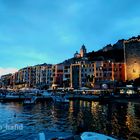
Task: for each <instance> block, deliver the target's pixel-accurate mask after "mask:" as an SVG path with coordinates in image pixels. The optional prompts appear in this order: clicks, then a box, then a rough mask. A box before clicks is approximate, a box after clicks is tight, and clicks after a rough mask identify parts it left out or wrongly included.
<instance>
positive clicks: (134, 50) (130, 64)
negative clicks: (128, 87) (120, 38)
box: [124, 40, 140, 80]
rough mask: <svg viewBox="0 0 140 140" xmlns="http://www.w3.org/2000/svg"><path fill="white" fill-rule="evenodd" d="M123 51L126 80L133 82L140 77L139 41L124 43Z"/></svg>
mask: <svg viewBox="0 0 140 140" xmlns="http://www.w3.org/2000/svg"><path fill="white" fill-rule="evenodd" d="M124 50H125V51H124V57H125V62H126V80H134V79H136V78H138V77H140V40H130V41H125V42H124Z"/></svg>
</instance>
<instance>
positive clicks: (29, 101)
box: [23, 96, 37, 105]
mask: <svg viewBox="0 0 140 140" xmlns="http://www.w3.org/2000/svg"><path fill="white" fill-rule="evenodd" d="M36 100H37V97H35V96H33V97H31V98H26V99H25V100H24V102H23V104H24V105H28V104H35V102H36Z"/></svg>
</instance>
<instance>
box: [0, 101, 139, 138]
mask: <svg viewBox="0 0 140 140" xmlns="http://www.w3.org/2000/svg"><path fill="white" fill-rule="evenodd" d="M139 112H140V103H138V102H112V103H99V102H93V101H92V102H88V101H70V102H69V103H68V104H54V103H53V102H52V101H47V102H43V103H37V104H35V105H32V106H29V105H28V106H24V105H23V104H20V103H13V102H12V103H0V140H36V137H37V135H38V133H39V132H42V131H46V132H47V131H49V132H54V131H57V132H71V133H73V134H75V133H76V132H77V129H78V126H80V125H82V127H83V130H84V131H94V132H98V133H102V134H106V135H109V136H112V137H115V138H117V139H126V140H127V139H134V138H135V139H139V137H140V113H139Z"/></svg>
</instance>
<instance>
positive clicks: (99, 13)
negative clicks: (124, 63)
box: [0, 0, 140, 75]
mask: <svg viewBox="0 0 140 140" xmlns="http://www.w3.org/2000/svg"><path fill="white" fill-rule="evenodd" d="M139 34H140V1H139V0H135V1H134V0H0V75H2V74H5V73H8V72H14V71H15V70H17V69H20V68H22V67H26V66H30V65H36V64H40V63H53V64H55V63H59V62H62V61H63V60H65V59H68V58H71V57H73V54H74V53H75V52H76V51H79V49H80V47H81V45H82V44H85V46H86V47H87V50H88V51H93V50H98V49H100V48H102V47H104V46H105V45H107V44H110V43H111V44H113V43H116V42H117V40H119V39H123V38H124V39H128V38H130V37H132V36H137V35H139Z"/></svg>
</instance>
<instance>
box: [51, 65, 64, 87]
mask: <svg viewBox="0 0 140 140" xmlns="http://www.w3.org/2000/svg"><path fill="white" fill-rule="evenodd" d="M52 78H53V82H52V87H53V88H56V87H63V64H57V65H53V66H52Z"/></svg>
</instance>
